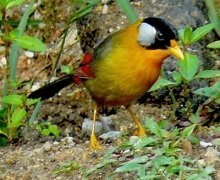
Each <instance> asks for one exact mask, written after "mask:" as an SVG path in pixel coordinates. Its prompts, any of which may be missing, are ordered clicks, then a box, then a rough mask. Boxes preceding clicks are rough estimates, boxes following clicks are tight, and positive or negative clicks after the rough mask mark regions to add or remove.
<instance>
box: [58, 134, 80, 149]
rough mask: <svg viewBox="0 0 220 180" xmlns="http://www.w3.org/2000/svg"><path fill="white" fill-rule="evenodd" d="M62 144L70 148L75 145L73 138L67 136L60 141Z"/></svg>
mask: <svg viewBox="0 0 220 180" xmlns="http://www.w3.org/2000/svg"><path fill="white" fill-rule="evenodd" d="M61 141H62V142H66V143H67V144H68V145H69V146H70V147H73V146H75V145H76V143H75V142H74V141H73V137H71V136H67V137H65V138H63V139H61Z"/></svg>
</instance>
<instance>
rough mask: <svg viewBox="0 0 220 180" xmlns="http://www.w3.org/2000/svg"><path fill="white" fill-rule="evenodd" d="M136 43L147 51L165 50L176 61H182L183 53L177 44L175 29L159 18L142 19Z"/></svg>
mask: <svg viewBox="0 0 220 180" xmlns="http://www.w3.org/2000/svg"><path fill="white" fill-rule="evenodd" d="M137 41H138V42H139V44H140V45H141V46H143V47H145V48H147V49H152V50H154V49H163V50H167V51H168V52H169V54H170V55H173V56H175V57H176V58H177V59H183V53H182V51H181V50H180V48H179V46H178V44H177V41H178V35H177V31H176V29H175V28H174V27H173V26H172V25H171V24H169V23H167V22H166V21H164V20H163V19H161V18H155V17H149V18H146V19H144V20H143V21H142V22H141V23H140V25H139V27H138V37H137Z"/></svg>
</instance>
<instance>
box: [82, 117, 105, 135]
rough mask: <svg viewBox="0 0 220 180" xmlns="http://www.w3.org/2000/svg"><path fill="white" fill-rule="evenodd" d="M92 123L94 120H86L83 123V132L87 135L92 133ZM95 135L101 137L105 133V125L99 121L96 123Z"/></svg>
mask: <svg viewBox="0 0 220 180" xmlns="http://www.w3.org/2000/svg"><path fill="white" fill-rule="evenodd" d="M92 123H93V122H92V120H90V119H88V118H85V119H84V121H83V123H82V132H84V133H85V134H87V135H90V134H91V132H92ZM95 133H96V134H97V135H101V134H102V133H103V125H102V123H101V122H99V121H96V122H95Z"/></svg>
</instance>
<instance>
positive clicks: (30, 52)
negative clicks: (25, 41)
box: [24, 51, 34, 58]
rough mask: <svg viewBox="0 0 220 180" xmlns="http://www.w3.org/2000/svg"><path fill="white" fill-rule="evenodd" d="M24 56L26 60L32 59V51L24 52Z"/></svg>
mask: <svg viewBox="0 0 220 180" xmlns="http://www.w3.org/2000/svg"><path fill="white" fill-rule="evenodd" d="M24 55H25V56H26V57H28V58H33V57H34V52H32V51H25V52H24Z"/></svg>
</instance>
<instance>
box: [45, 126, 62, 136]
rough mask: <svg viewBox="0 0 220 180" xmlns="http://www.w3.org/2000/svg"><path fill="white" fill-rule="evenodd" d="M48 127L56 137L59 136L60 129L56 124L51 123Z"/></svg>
mask: <svg viewBox="0 0 220 180" xmlns="http://www.w3.org/2000/svg"><path fill="white" fill-rule="evenodd" d="M48 129H49V130H50V132H51V133H52V134H53V135H54V136H55V137H56V138H59V134H60V130H59V128H58V127H57V126H56V125H50V126H49V127H48Z"/></svg>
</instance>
